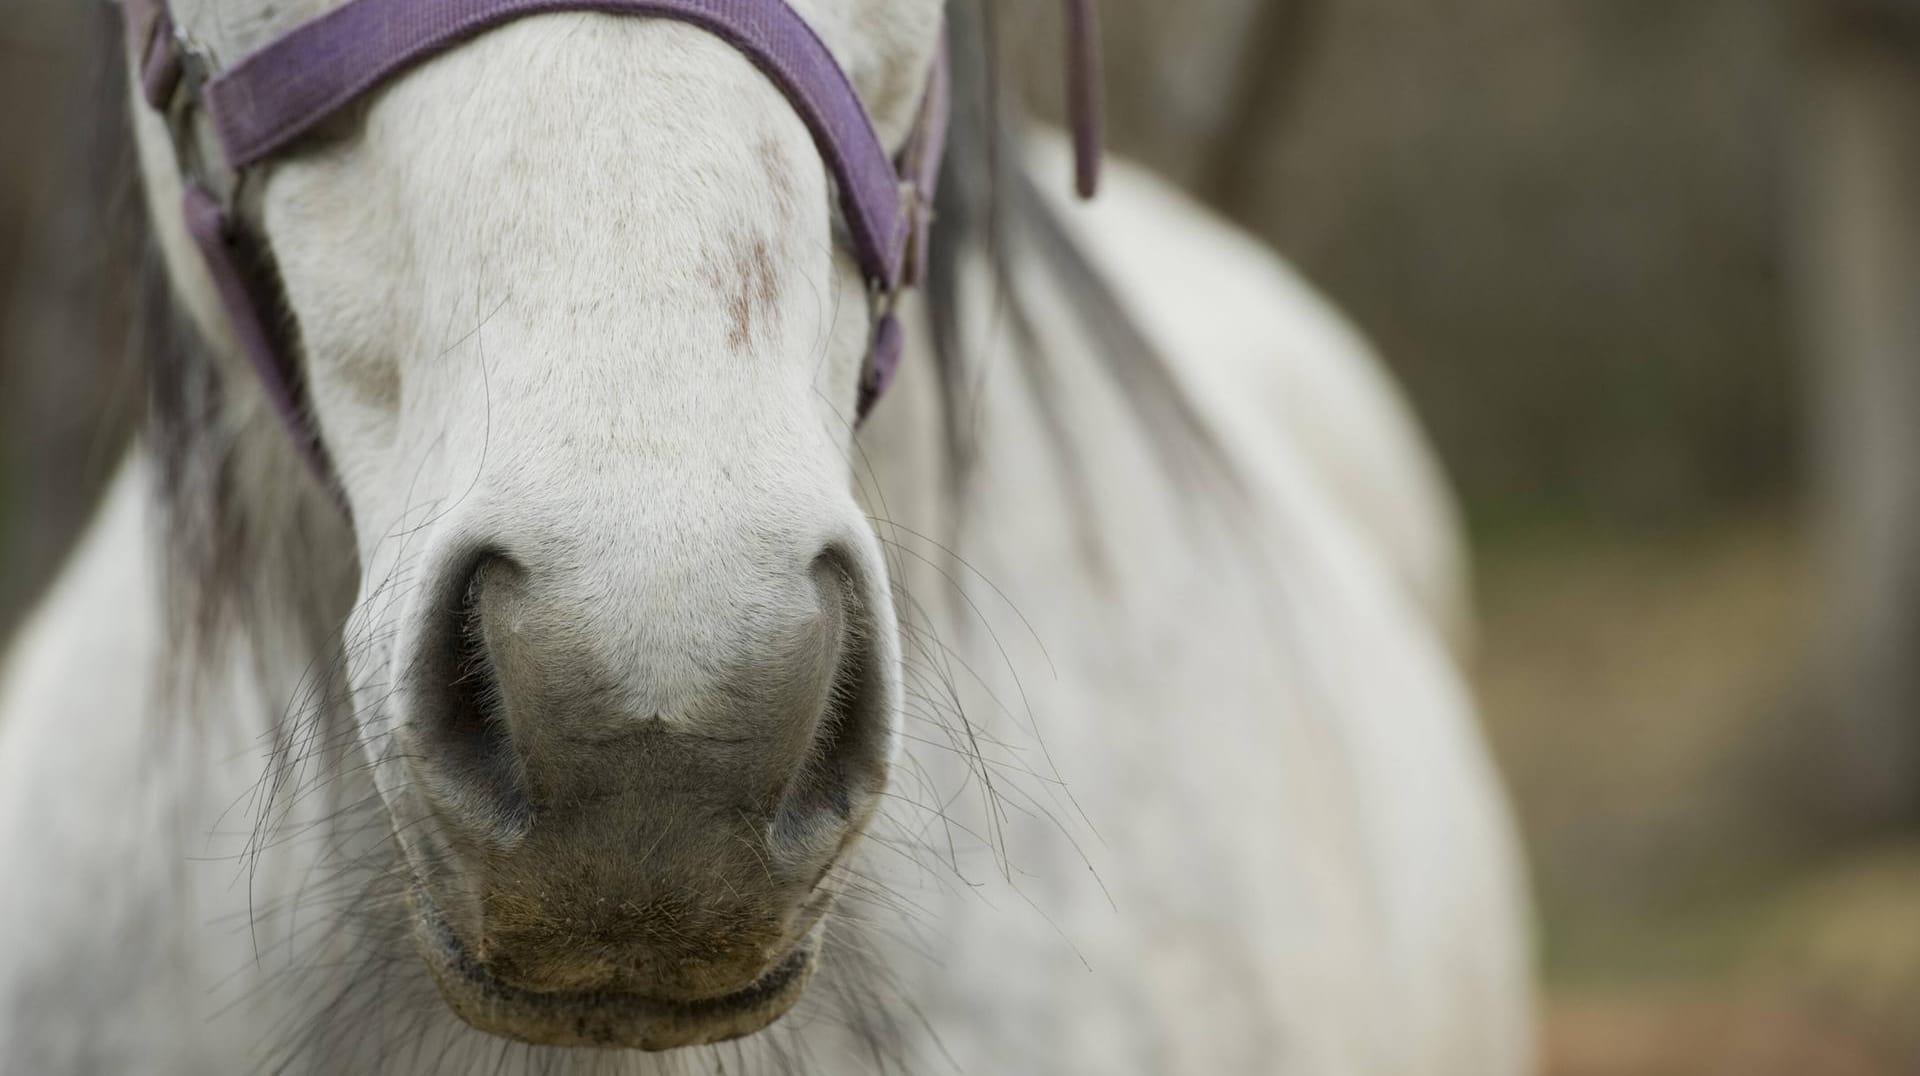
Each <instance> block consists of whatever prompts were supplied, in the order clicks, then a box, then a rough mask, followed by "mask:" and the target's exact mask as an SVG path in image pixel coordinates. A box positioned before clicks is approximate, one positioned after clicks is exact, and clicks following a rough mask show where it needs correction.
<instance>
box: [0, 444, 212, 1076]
mask: <svg viewBox="0 0 1920 1076" xmlns="http://www.w3.org/2000/svg"><path fill="white" fill-rule="evenodd" d="M146 485H147V475H146V469H145V467H144V466H142V465H141V464H139V463H138V462H137V461H130V462H128V463H127V464H125V465H123V466H122V468H121V471H120V473H119V475H118V476H117V477H116V479H115V480H114V482H113V483H112V486H111V488H110V490H109V492H108V493H107V496H106V499H105V500H104V502H103V503H102V505H101V507H100V508H99V509H98V511H97V513H96V515H95V517H94V519H93V521H92V523H91V524H90V526H89V527H88V529H87V531H86V533H85V535H84V536H83V538H82V539H81V541H80V542H79V544H78V545H77V546H76V547H75V549H74V551H73V554H72V555H71V557H70V558H69V560H68V562H67V564H66V566H65V568H64V570H63V571H62V572H61V574H60V575H59V577H58V578H57V579H56V580H54V582H53V584H52V586H51V587H50V589H49V590H48V592H47V593H46V595H45V596H44V598H43V599H42V600H41V602H40V605H39V606H38V608H37V609H36V610H35V612H34V613H33V615H32V616H31V617H30V618H29V619H28V621H27V622H26V623H25V625H24V626H23V627H22V629H21V631H20V633H19V635H18V636H17V637H16V638H15V639H14V640H13V643H12V645H11V647H10V652H9V653H8V655H7V659H6V663H5V666H4V670H3V671H0V856H3V857H4V858H5V861H6V862H7V863H8V864H9V866H8V867H7V868H6V869H5V870H4V871H0V878H3V879H4V880H0V949H4V950H5V951H6V953H7V954H8V956H7V961H6V963H5V966H4V974H0V1069H4V1070H6V1071H9V1072H12V1071H21V1072H26V1071H43V1072H53V1071H82V1070H84V1071H132V1070H133V1069H135V1068H138V1067H142V1066H144V1065H146V1064H147V1063H148V1062H149V1061H151V1060H152V1058H151V1057H150V1056H148V1055H147V1054H146V1052H145V1051H146V1047H145V1045H144V1043H147V1042H150V1041H151V1040H153V1039H154V1038H156V1037H158V1036H160V1035H161V1034H162V1033H163V1031H164V1029H165V1028H166V1027H168V1026H169V1025H170V1024H172V1023H174V1022H177V1021H178V1020H180V1019H182V1018H184V1017H186V1016H187V1015H188V1013H187V1010H186V1009H184V1008H183V1007H182V1006H183V1004H184V1003H183V1002H181V1001H180V1000H179V995H178V994H177V993H172V994H170V993H169V992H168V991H164V990H162V991H156V990H151V989H141V988H140V987H139V986H137V985H136V984H138V983H140V982H141V981H143V980H145V979H147V978H148V977H149V976H150V974H151V972H152V965H153V964H154V963H156V962H160V961H164V959H165V957H164V954H163V950H164V949H165V948H166V945H167V942H166V941H165V940H164V936H165V934H166V932H165V931H163V930H158V929H154V925H153V924H151V923H148V924H147V929H144V930H132V931H129V930H126V929H124V928H125V927H126V926H128V925H130V924H136V923H141V922H142V921H144V920H145V919H146V917H145V915H144V914H143V913H142V912H141V911H140V907H141V906H142V905H143V903H144V900H145V897H146V896H147V895H149V894H151V893H152V892H153V890H154V883H155V881H156V880H157V879H159V878H160V877H161V875H162V872H164V871H165V870H166V866H167V865H166V863H165V862H164V858H165V856H166V850H165V849H163V848H155V847H153V846H152V845H150V844H148V843H147V842H146V841H144V840H143V839H142V838H144V837H150V836H152V835H153V833H154V831H153V830H152V829H151V828H150V826H149V823H151V822H152V821H153V817H152V816H153V814H154V812H153V811H152V809H151V808H152V806H153V804H152V802H151V800H150V799H149V798H148V797H147V796H145V795H144V793H145V792H146V791H150V789H148V788H143V784H144V782H142V780H141V779H140V774H141V770H140V768H139V767H138V766H136V765H134V764H133V755H134V754H135V753H136V752H138V751H139V750H140V749H141V745H142V739H143V737H142V731H143V729H145V728H147V727H148V726H147V725H146V724H145V723H144V721H143V718H144V717H145V715H146V713H147V711H148V709H149V705H148V687H149V684H150V682H151V674H152V669H153V662H152V658H153V655H154V654H155V652H156V648H157V646H158V641H159V637H160V625H159V621H158V617H157V605H158V599H157V593H156V583H157V580H156V576H155V572H154V570H153V566H152V564H151V562H150V559H149V545H148V541H147V529H148V528H147V522H148V509H147V504H146V501H147V497H146V493H147V490H146ZM160 765H161V766H162V767H164V763H161V764H160ZM108 1013H111V1014H112V1018H111V1019H102V1017H105V1016H106V1015H107V1014H108Z"/></svg>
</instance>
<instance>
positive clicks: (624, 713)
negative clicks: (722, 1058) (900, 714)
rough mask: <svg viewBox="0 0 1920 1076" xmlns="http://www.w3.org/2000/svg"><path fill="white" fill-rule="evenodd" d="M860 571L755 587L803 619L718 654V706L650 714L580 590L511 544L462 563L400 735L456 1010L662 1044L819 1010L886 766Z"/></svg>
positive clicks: (530, 1036) (444, 975)
mask: <svg viewBox="0 0 1920 1076" xmlns="http://www.w3.org/2000/svg"><path fill="white" fill-rule="evenodd" d="M855 563H856V562H855V561H854V560H853V558H851V557H849V556H845V555H842V553H841V552H839V551H837V550H835V549H832V548H829V549H827V550H824V551H822V552H821V553H820V554H818V555H817V556H815V557H814V558H813V559H812V561H811V563H810V564H809V565H808V567H807V568H806V569H805V570H804V571H803V572H801V573H797V577H796V578H793V579H789V580H773V581H771V582H769V583H767V584H766V585H765V586H762V587H759V588H757V590H758V592H761V593H773V594H784V595H791V596H792V597H793V600H792V601H790V602H783V603H780V605H779V608H777V609H775V610H771V611H769V610H767V609H762V610H757V611H756V613H755V615H753V616H750V617H748V618H747V619H746V621H745V622H743V625H742V627H741V630H740V633H739V635H738V639H739V640H740V642H739V645H737V646H734V647H731V648H730V650H731V651H732V652H733V654H734V656H733V657H731V658H728V657H721V656H718V655H701V656H700V660H701V661H702V662H704V663H705V664H704V665H703V666H702V668H703V669H704V670H705V672H706V674H707V675H704V676H701V677H696V678H694V680H693V682H695V683H697V684H700V685H703V686H702V688H701V689H700V690H698V691H697V693H696V694H693V695H691V696H689V697H686V698H683V699H674V700H673V701H672V703H671V705H670V706H669V707H666V708H663V709H647V708H636V706H635V698H636V692H635V691H634V690H632V689H631V688H630V687H629V686H622V678H621V675H620V673H621V670H618V669H612V668H608V667H606V664H607V662H606V659H604V658H603V657H600V656H598V655H600V654H601V653H603V651H602V650H600V649H596V648H595V647H594V646H593V645H592V644H591V640H590V638H589V636H590V635H591V633H592V632H593V631H594V630H595V628H596V626H597V622H596V621H595V620H594V619H593V618H592V617H590V616H584V615H582V613H581V611H580V608H579V604H578V602H577V600H576V598H575V595H574V593H573V592H571V591H570V590H569V588H568V586H567V585H566V581H564V580H543V579H542V578H540V577H538V576H537V575H535V574H534V573H531V572H529V571H528V570H527V569H525V568H524V567H522V566H521V564H520V563H519V562H518V561H516V560H515V559H514V558H513V557H511V556H510V555H507V554H503V553H501V552H498V551H497V550H491V549H482V550H479V551H476V552H472V553H468V554H465V555H463V556H461V557H458V558H455V559H454V560H453V561H452V562H450V564H449V570H448V571H447V572H446V573H444V578H443V581H442V582H441V583H440V584H439V590H438V591H437V593H438V599H439V600H436V601H434V602H431V603H429V607H428V608H429V613H428V619H429V623H428V624H426V625H425V626H424V629H423V631H422V634H421V638H422V639H423V640H424V641H423V644H422V645H421V647H420V652H419V654H418V657H417V659H416V660H415V661H414V662H413V663H412V667H411V668H410V670H409V673H408V675H407V688H406V694H407V700H408V701H407V706H406V711H407V715H406V720H405V723H404V726H403V730H402V732H401V740H402V749H403V754H404V755H405V758H406V763H405V764H406V766H407V767H408V769H409V771H410V775H411V777H412V778H413V790H414V794H416V795H417V796H418V797H419V799H420V801H421V806H422V808H423V811H424V815H425V824H424V825H423V827H422V829H423V835H422V836H421V837H420V838H419V839H417V840H415V841H414V842H413V848H414V854H413V856H412V859H413V861H414V862H413V866H414V868H415V874H416V877H417V879H418V885H417V886H416V887H415V890H414V893H413V902H412V903H413V910H414V915H415V924H414V926H415V937H416V940H417V942H418V943H419V946H420V949H421V952H422V954H423V956H424V957H425V959H426V961H427V963H428V966H429V967H430V969H431V970H432V971H433V973H434V976H435V979H436V981H437V982H438V983H439V986H440V988H441V992H442V994H443V996H444V997H445V998H446V1000H447V1002H448V1004H449V1005H450V1006H451V1007H452V1008H453V1009H454V1011H455V1012H456V1013H458V1014H459V1015H460V1016H461V1017H462V1018H463V1019H465V1020H466V1021H467V1022H468V1023H470V1024H473V1025H474V1026H475V1027H478V1028H480V1029H482V1030H485V1031H490V1032H494V1033H497V1034H502V1035H507V1036H509V1037H512V1038H516V1039H521V1040H523V1041H528V1042H535V1043H541V1044H548V1045H596V1046H627V1047H634V1048H641V1049H666V1048H670V1047H674V1046H682V1045H690V1044H694V1043H698V1042H708V1041H717V1040H718V1039H720V1038H729V1037H733V1036H736V1035H741V1034H747V1033H750V1032H751V1031H754V1030H757V1029H758V1028H760V1027H763V1026H765V1025H766V1024H767V1023H770V1022H772V1020H774V1019H777V1018H778V1017H779V1016H780V1015H781V1014H783V1013H784V1012H785V1011H787V1009H789V1008H790V1007H791V1006H792V1005H793V1004H794V1003H795V1002H796V1001H797V1000H798V998H799V997H800V995H801V993H802V992H803V991H804V989H805V986H806V982H807V979H808V977H809V975H810V974H811V972H812V967H813V962H814V957H815V954H816V951H817V937H818V934H819V928H820V926H821V923H822V921H823V918H824V916H825V915H826V913H827V911H828V908H829V906H830V904H831V901H832V895H833V887H832V885H831V884H830V883H828V881H827V880H828V879H829V877H830V875H831V873H832V867H833V866H834V864H835V863H836V862H837V860H838V859H839V858H840V857H841V856H842V855H843V854H844V853H845V851H846V850H847V848H848V847H849V846H850V845H851V844H852V843H853V841H854V840H855V839H856V838H857V837H858V835H859V833H860V832H861V830H862V828H863V827H864V825H865V824H866V822H867V820H868V818H869V816H870V815H871V813H872V811H873V809H874V805H875V803H876V801H877V799H878V796H879V794H880V791H881V789H882V787H883V786H884V784H885V780H886V771H887V762H888V754H889V751H890V736H891V731H890V723H889V714H888V699H887V693H886V690H885V687H884V682H883V678H884V672H885V670H883V669H881V668H879V667H878V665H877V663H876V662H875V660H874V655H873V654H872V651H871V649H870V648H869V646H868V645H867V640H868V639H870V638H871V616H870V613H869V611H868V607H867V604H866V603H867V601H868V600H869V599H868V597H867V596H868V595H869V594H870V593H871V592H872V590H873V589H874V587H873V586H872V585H871V582H870V581H869V580H866V579H863V578H861V577H860V574H859V571H858V569H857V568H856V567H855V566H854V565H855ZM676 667H681V668H685V667H689V666H687V665H686V664H685V663H684V662H683V663H680V664H679V665H678V666H676ZM655 701H657V700H655Z"/></svg>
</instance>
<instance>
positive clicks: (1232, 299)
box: [1032, 134, 1473, 653]
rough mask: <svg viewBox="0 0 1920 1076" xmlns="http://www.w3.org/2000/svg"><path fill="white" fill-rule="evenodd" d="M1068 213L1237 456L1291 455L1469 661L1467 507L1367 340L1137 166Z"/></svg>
mask: <svg viewBox="0 0 1920 1076" xmlns="http://www.w3.org/2000/svg"><path fill="white" fill-rule="evenodd" d="M1032 152H1033V153H1034V154H1035V156H1036V157H1037V158H1038V166H1039V169H1040V170H1041V171H1042V172H1043V174H1047V175H1051V174H1053V173H1054V172H1055V171H1058V170H1059V169H1061V168H1065V167H1066V159H1067V158H1066V153H1067V151H1066V148H1065V146H1064V144H1063V143H1061V142H1060V140H1059V139H1057V138H1055V137H1052V136H1050V135H1044V134H1043V135H1040V136H1036V138H1035V139H1034V142H1033V150H1032ZM1046 186H1047V185H1044V184H1043V187H1046ZM1049 189H1050V188H1049ZM1062 216H1063V217H1064V218H1065V220H1066V221H1067V223H1068V226H1069V227H1070V228H1071V229H1072V230H1073V232H1074V234H1075V237H1076V238H1077V239H1078V240H1079V241H1080V242H1081V243H1082V244H1083V245H1084V246H1085V247H1086V248H1087V250H1088V251H1089V253H1090V254H1091V255H1092V256H1093V258H1094V260H1095V262H1096V264H1098V265H1099V267H1100V269H1101V271H1102V272H1103V273H1104V274H1105V275H1106V277H1107V279H1108V282H1109V283H1110V284H1111V286H1112V287H1113V288H1114V289H1115V290H1116V291H1117V292H1118V293H1119V294H1120V296H1121V298H1122V299H1123V300H1124V301H1125V303H1126V304H1127V306H1128V307H1129V308H1130V310H1131V311H1132V313H1133V315H1134V316H1135V317H1136V318H1138V319H1139V322H1140V325H1141V327H1142V329H1143V330H1144V331H1146V332H1147V334H1148V335H1149V337H1150V338H1151V339H1152V340H1153V341H1154V342H1155V343H1156V344H1158V345H1159V346H1160V347H1161V348H1162V349H1163V350H1164V352H1165V353H1166V354H1167V355H1168V356H1169V357H1170V358H1171V359H1172V360H1173V362H1172V365H1173V368H1174V371H1175V373H1176V375H1177V376H1178V377H1179V378H1180V379H1181V381H1182V383H1183V386H1184V387H1185V388H1186V389H1187V391H1188V392H1189V393H1190V394H1192V396H1193V397H1194V399H1195V400H1196V402H1197V403H1198V404H1199V405H1200V406H1201V407H1202V409H1203V411H1204V412H1205V413H1206V414H1207V416H1208V418H1209V419H1210V420H1211V421H1212V423H1213V424H1214V425H1215V427H1216V429H1217V431H1218V433H1219V435H1220V436H1221V437H1222V438H1223V439H1225V440H1226V441H1227V442H1228V447H1229V449H1230V450H1231V453H1232V455H1233V457H1234V459H1235V460H1236V461H1237V462H1239V463H1240V464H1241V465H1243V466H1250V467H1255V468H1257V467H1259V466H1260V465H1261V462H1262V461H1265V460H1272V459H1274V458H1275V457H1276V455H1277V454H1279V453H1286V454H1288V455H1290V456H1292V457H1293V458H1294V459H1296V460H1297V461H1298V462H1299V464H1300V465H1301V466H1302V467H1303V468H1304V469H1305V470H1306V472H1307V473H1308V475H1309V476H1310V477H1311V478H1313V479H1315V480H1316V481H1317V483H1318V484H1319V485H1320V486H1321V488H1322V493H1323V494H1324V496H1325V498H1326V499H1327V501H1328V502H1329V503H1330V504H1331V505H1332V507H1334V508H1335V509H1336V510H1337V511H1339V512H1340V513H1341V514H1342V515H1343V516H1344V517H1345V519H1346V522H1347V523H1348V524H1349V525H1351V526H1352V527H1353V529H1354V531H1355V533H1356V534H1357V535H1358V536H1359V537H1360V538H1361V539H1362V540H1364V541H1366V542H1368V543H1369V544H1370V545H1371V546H1372V547H1373V549H1374V551H1375V553H1376V555H1378V556H1380V557H1381V558H1382V559H1383V560H1384V561H1385V563H1386V564H1387V566H1388V567H1389V569H1390V570H1391V571H1392V572H1393V574H1394V575H1395V576H1396V578H1397V579H1398V580H1399V581H1400V582H1401V583H1402V584H1403V585H1404V586H1405V587H1406V588H1407V589H1408V591H1409V592H1410V594H1411V595H1412V596H1413V598H1414V599H1415V602H1416V604H1417V605H1418V607H1419V608H1420V609H1422V610H1423V611H1424V612H1425V613H1426V614H1427V615H1428V616H1429V617H1430V618H1431V620H1432V622H1433V623H1435V624H1436V625H1437V626H1438V627H1439V628H1440V630H1441V631H1442V632H1443V633H1444V634H1445V635H1446V637H1447V639H1448V641H1449V643H1450V644H1451V645H1452V646H1453V648H1454V650H1455V651H1456V653H1462V652H1464V651H1465V650H1467V649H1468V647H1469V645H1470V642H1471V632H1472V627H1471V625H1472V619H1473V617H1472V609H1471V599H1470V597H1469V586H1468V569H1467V560H1466V554H1465V550H1464V544H1463V542H1462V540H1461V537H1460V524H1459V519H1458V513H1457V510H1456V507H1455V505H1454V503H1453V501H1452V499H1451V495H1450V493H1449V491H1448V489H1447V486H1446V482H1445V479H1444V477H1443V475H1442V473H1441V469H1440V466H1439V463H1438V461H1437V460H1436V458H1435V456H1434V454H1433V452H1432V450H1431V448H1430V447H1429V446H1428V444H1427V441H1426V439H1425V436H1424V434H1423V433H1422V431H1421V430H1420V428H1419V426H1418V423H1417V421H1416V420H1415V418H1414V416H1413V413H1412V411H1411V409H1410V408H1409V407H1408V405H1407V402H1406V400H1405V399H1404V397H1403V396H1402V395H1401V393H1400V391H1399V389H1398V387H1397V386H1396V385H1395V384H1394V383H1393V380H1392V378H1391V375H1390V374H1389V372H1388V371H1387V369H1386V367H1385V365H1384V364H1383V363H1382V362H1381V361H1380V359H1379V357H1378V356H1377V355H1376V354H1375V353H1374V351H1373V350H1372V348H1371V347H1370V346H1369V345H1368V344H1367V342H1366V341H1365V339H1364V338H1363V337H1362V336H1361V335H1360V334H1359V332H1358V331H1356V330H1355V329H1354V327H1353V326H1352V325H1351V324H1350V323H1349V322H1348V321H1347V320H1346V319H1345V318H1344V317H1343V316H1342V315H1341V314H1340V313H1339V311H1337V310H1336V309H1335V308H1334V307H1333V306H1332V304H1331V303H1329V302H1328V301H1327V300H1326V299H1325V298H1324V297H1322V296H1321V295H1320V294H1319V293H1318V292H1317V291H1315V290H1314V288H1313V287H1312V285H1310V284H1309V283H1307V282H1306V281H1305V280H1304V279H1303V278H1302V277H1301V276H1300V275H1299V273H1298V272H1297V271H1295V270H1294V269H1293V268H1292V267H1291V266H1289V265H1288V264H1287V263H1286V262H1285V261H1283V260H1282V259H1281V258H1280V257H1278V256H1277V255H1276V254H1274V253H1273V251H1271V250H1270V249H1268V248H1267V247H1265V246H1263V245H1262V244H1260V243H1259V242H1258V241H1257V240H1255V239H1254V238H1253V237H1252V236H1250V235H1248V234H1247V233H1246V232H1244V231H1243V230H1241V229H1239V228H1238V227H1236V226H1234V225H1232V224H1230V223H1228V222H1227V221H1225V220H1222V219H1221V218H1220V217H1218V216H1217V215H1215V214H1214V213H1213V212H1212V211H1211V210H1209V209H1207V208H1205V207H1204V206H1202V205H1200V204H1199V203H1198V202H1196V201H1194V200H1193V199H1192V198H1191V197H1189V196H1187V195H1186V194H1185V193H1183V192H1181V191H1179V190H1177V189H1175V188H1174V187H1173V186H1172V185H1171V184H1169V183H1168V182H1166V181H1165V180H1163V179H1160V178H1159V177H1157V176H1155V175H1153V174H1151V173H1149V172H1147V171H1146V170H1144V169H1142V168H1139V167H1137V166H1133V165H1130V164H1128V163H1127V162H1125V161H1119V160H1115V161H1112V162H1111V164H1110V167H1109V168H1108V170H1107V173H1106V176H1105V179H1104V180H1103V189H1102V190H1101V193H1100V196H1099V198H1097V199H1096V200H1094V201H1093V202H1092V203H1089V204H1086V205H1084V206H1070V207H1063V213H1062Z"/></svg>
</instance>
